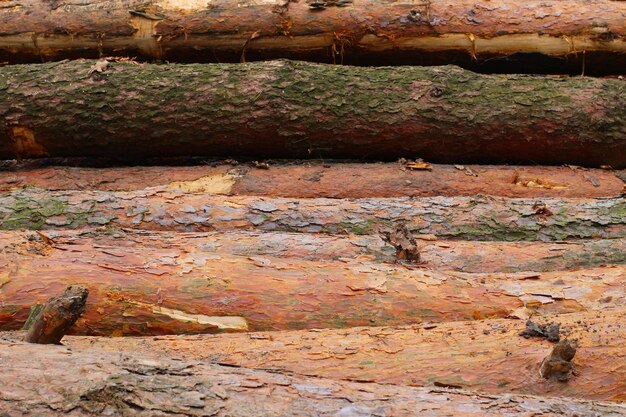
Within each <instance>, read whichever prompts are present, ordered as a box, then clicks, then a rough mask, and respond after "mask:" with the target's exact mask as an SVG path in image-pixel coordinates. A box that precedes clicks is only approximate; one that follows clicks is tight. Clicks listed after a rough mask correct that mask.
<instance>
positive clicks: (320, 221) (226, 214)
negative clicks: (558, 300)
mask: <svg viewBox="0 0 626 417" xmlns="http://www.w3.org/2000/svg"><path fill="white" fill-rule="evenodd" d="M625 218H626V200H625V199H624V198H622V197H616V198H606V199H585V198H543V199H541V201H539V200H537V199H521V198H519V199H518V198H502V197H490V196H476V197H425V198H410V197H401V198H362V199H350V200H347V199H342V200H337V199H330V198H311V199H306V198H305V199H298V198H267V197H247V196H232V197H231V196H211V195H206V194H203V193H187V192H181V191H157V190H143V191H132V192H121V191H118V192H106V191H91V192H90V191H44V190H38V189H23V190H14V191H11V192H8V193H4V194H0V230H16V229H31V230H45V229H57V230H59V229H61V230H62V229H84V228H88V227H100V226H105V227H108V228H115V227H124V228H133V229H143V230H164V231H167V230H169V231H187V232H193V231H226V230H262V231H283V232H304V233H310V232H313V233H328V234H337V233H339V234H357V235H359V234H372V233H381V232H385V231H389V230H393V229H395V228H396V227H397V226H400V225H406V226H407V227H408V228H409V229H410V230H411V231H412V232H414V233H419V234H434V235H436V236H437V237H440V238H443V239H466V240H500V241H521V240H543V241H561V240H566V239H584V238H603V239H613V238H625V237H626V223H625V222H624V219H625Z"/></svg>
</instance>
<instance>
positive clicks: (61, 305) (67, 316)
mask: <svg viewBox="0 0 626 417" xmlns="http://www.w3.org/2000/svg"><path fill="white" fill-rule="evenodd" d="M88 295H89V290H88V289H87V288H86V287H83V286H82V285H72V286H69V287H67V289H66V290H65V292H64V293H63V294H62V295H60V296H56V297H52V298H50V299H49V300H48V301H47V302H46V303H45V304H44V305H43V307H42V308H41V309H40V310H39V313H38V314H37V315H36V316H35V317H34V318H33V321H32V324H31V325H30V328H29V329H28V333H27V334H26V337H25V338H24V340H25V341H27V342H30V343H40V344H58V343H61V339H62V338H63V336H65V334H66V333H67V332H68V330H69V329H70V328H71V327H72V326H73V325H74V323H75V322H76V320H78V318H79V317H80V316H81V315H82V314H83V312H84V311H85V304H86V303H87V296H88Z"/></svg>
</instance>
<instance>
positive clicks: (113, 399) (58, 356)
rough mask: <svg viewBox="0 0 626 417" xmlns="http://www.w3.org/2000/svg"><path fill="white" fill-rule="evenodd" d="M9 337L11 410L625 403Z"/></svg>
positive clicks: (370, 409)
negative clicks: (288, 370)
mask: <svg viewBox="0 0 626 417" xmlns="http://www.w3.org/2000/svg"><path fill="white" fill-rule="evenodd" d="M2 339H3V340H0V348H1V349H2V357H3V359H4V360H5V363H6V365H5V367H4V369H3V372H2V373H0V383H1V384H2V391H3V397H2V399H1V400H0V409H2V410H3V411H6V412H9V413H12V414H16V413H19V414H30V415H32V414H45V415H47V416H64V415H67V412H66V410H71V413H72V415H76V416H91V415H98V414H100V415H101V414H114V415H115V414H117V415H128V416H136V415H137V416H141V415H165V414H167V415H179V416H201V415H219V416H242V417H243V416H251V415H263V416H276V417H278V416H301V415H324V416H326V415H328V416H331V415H335V416H346V415H347V416H350V415H364V414H365V415H367V413H369V414H370V415H372V414H373V415H376V414H378V415H393V416H413V415H415V412H416V410H419V411H420V412H422V413H428V415H431V416H435V417H438V416H448V415H460V414H462V415H466V416H486V415H494V414H495V415H498V414H504V413H506V415H510V416H523V415H528V414H529V413H542V415H544V416H554V417H556V416H562V415H564V413H565V414H566V415H567V414H569V415H584V416H594V417H595V416H597V417H600V416H611V417H612V416H615V417H617V416H621V415H624V412H625V410H626V408H625V407H624V406H623V405H621V404H618V403H609V402H596V401H581V400H573V399H570V398H549V397H548V398H546V397H534V396H524V395H511V394H505V395H493V394H481V393H475V392H468V391H463V390H450V389H447V388H440V387H432V388H416V387H407V386H391V385H379V384H373V383H358V382H346V381H338V380H331V379H325V378H312V377H306V376H301V375H290V374H278V373H274V372H266V371H262V370H253V369H246V368H237V367H230V366H229V367H226V366H220V365H216V364H211V363H207V362H201V361H193V360H183V361H181V360H180V358H176V357H171V356H169V355H164V354H161V355H159V358H158V359H152V358H146V357H144V356H143V353H136V352H133V351H125V352H124V353H123V355H120V353H118V352H111V351H107V350H102V349H98V348H92V347H89V348H71V349H70V348H67V347H63V346H53V347H46V349H41V347H40V345H28V344H23V343H20V342H17V341H12V340H6V339H5V337H4V336H3V337H2ZM9 346H10V347H9ZM42 369H46V373H44V372H42V371H41V370H42ZM50 375H54V378H51V377H50ZM77 382H78V383H77ZM34 399H37V400H34Z"/></svg>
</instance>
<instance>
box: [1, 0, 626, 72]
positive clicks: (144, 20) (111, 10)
mask: <svg viewBox="0 0 626 417" xmlns="http://www.w3.org/2000/svg"><path fill="white" fill-rule="evenodd" d="M309 3H310V2H304V1H301V2H290V1H288V0H266V1H261V2H257V1H238V2H235V1H232V0H209V1H202V2H201V1H183V0H161V1H157V0H152V1H137V0H123V1H117V2H113V3H111V2H107V1H104V0H90V1H83V2H80V3H69V4H68V3H59V2H56V1H55V2H51V3H50V2H46V1H44V0H11V1H8V2H7V1H5V2H4V5H3V7H2V9H0V28H2V29H1V30H0V60H3V61H10V62H19V61H22V62H24V61H35V62H40V61H41V60H48V59H60V58H77V57H91V58H97V57H98V56H101V55H102V54H108V55H111V54H112V55H130V56H134V55H138V56H141V57H142V58H152V59H154V58H156V59H166V60H169V61H175V60H182V61H195V62H197V61H204V62H206V61H210V62H228V61H231V62H239V61H240V60H245V59H267V58H284V57H290V58H300V59H302V58H305V59H313V60H321V61H324V62H347V63H364V62H365V63H371V62H377V63H378V64H379V65H380V63H381V62H383V63H384V62H389V61H390V58H391V59H394V60H395V61H396V62H398V61H400V62H408V63H413V64H415V63H418V64H422V65H423V64H424V63H425V62H426V63H431V62H439V63H441V62H451V61H452V62H459V63H463V64H466V65H471V64H472V63H473V62H475V61H478V62H479V63H483V62H485V61H487V62H488V61H489V60H493V59H494V58H498V57H500V58H501V57H506V56H509V55H512V54H523V53H527V54H528V53H530V54H543V55H546V56H555V57H561V58H569V59H571V60H575V66H574V68H576V69H578V70H580V69H581V66H582V63H583V60H584V59H586V60H588V61H590V62H588V63H587V64H588V65H587V67H588V68H587V70H588V71H589V70H594V69H595V70H598V71H607V70H610V69H609V68H611V67H612V70H613V71H615V72H614V73H620V72H622V71H623V68H624V67H625V65H626V64H625V62H624V58H623V53H624V52H626V35H625V34H626V24H624V20H625V19H624V17H625V16H626V6H624V4H623V2H619V1H609V0H595V1H592V2H589V1H574V2H572V1H567V0H556V1H552V2H549V3H546V2H543V3H541V2H535V3H521V2H519V1H516V0H497V1H493V2H491V3H489V4H488V5H483V4H476V3H475V2H473V1H471V0H430V1H428V2H415V1H404V2H384V3H381V2H379V1H377V0H353V1H349V2H345V3H344V4H342V5H343V6H345V7H335V5H333V4H332V2H319V4H324V3H330V4H328V5H327V7H320V8H317V9H313V8H312V7H311V5H310V4H309ZM598 54H600V56H602V57H603V58H604V61H605V62H602V61H598V59H597V58H598V57H597V55H598ZM607 61H608V63H609V65H608V66H607V65H606V63H607ZM526 62H527V63H528V62H530V63H531V64H532V62H533V60H526ZM555 62H558V61H556V60H555V61H553V62H550V61H546V63H547V64H551V65H553V66H556V67H557V68H558V67H560V68H563V67H566V68H567V65H566V63H565V62H563V61H561V63H560V65H559V64H555ZM603 64H604V66H602V65H603ZM548 68H549V67H548Z"/></svg>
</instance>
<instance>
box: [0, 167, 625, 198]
mask: <svg viewBox="0 0 626 417" xmlns="http://www.w3.org/2000/svg"><path fill="white" fill-rule="evenodd" d="M257 162H258V161H257ZM39 165H40V162H39V160H29V161H25V162H22V163H20V164H15V166H13V167H9V169H7V170H5V171H0V191H10V190H14V189H18V188H23V187H37V188H43V189H46V190H51V191H59V190H100V191H139V190H145V189H148V188H150V189H154V190H161V191H165V190H181V191H187V192H202V193H207V194H222V195H256V196H266V197H293V198H318V197H328V198H364V197H433V196H450V197H454V196H474V195H477V194H488V195H495V196H501V197H525V198H535V197H618V196H620V195H621V194H622V193H623V192H624V191H625V184H624V181H622V180H621V179H620V178H619V177H618V172H616V171H610V170H603V169H584V168H580V167H574V166H571V167H548V166H502V165H496V166H493V165H492V166H485V165H456V166H451V165H435V164H433V165H432V169H431V170H421V171H416V170H411V169H407V168H406V166H405V165H404V164H402V163H354V162H352V163H341V162H331V163H328V162H320V161H279V162H271V163H270V164H269V166H270V168H269V169H260V168H256V167H254V164H253V163H239V164H237V166H233V165H229V164H216V165H212V166H138V167H107V168H89V167H64V166H45V167H42V166H39Z"/></svg>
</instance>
